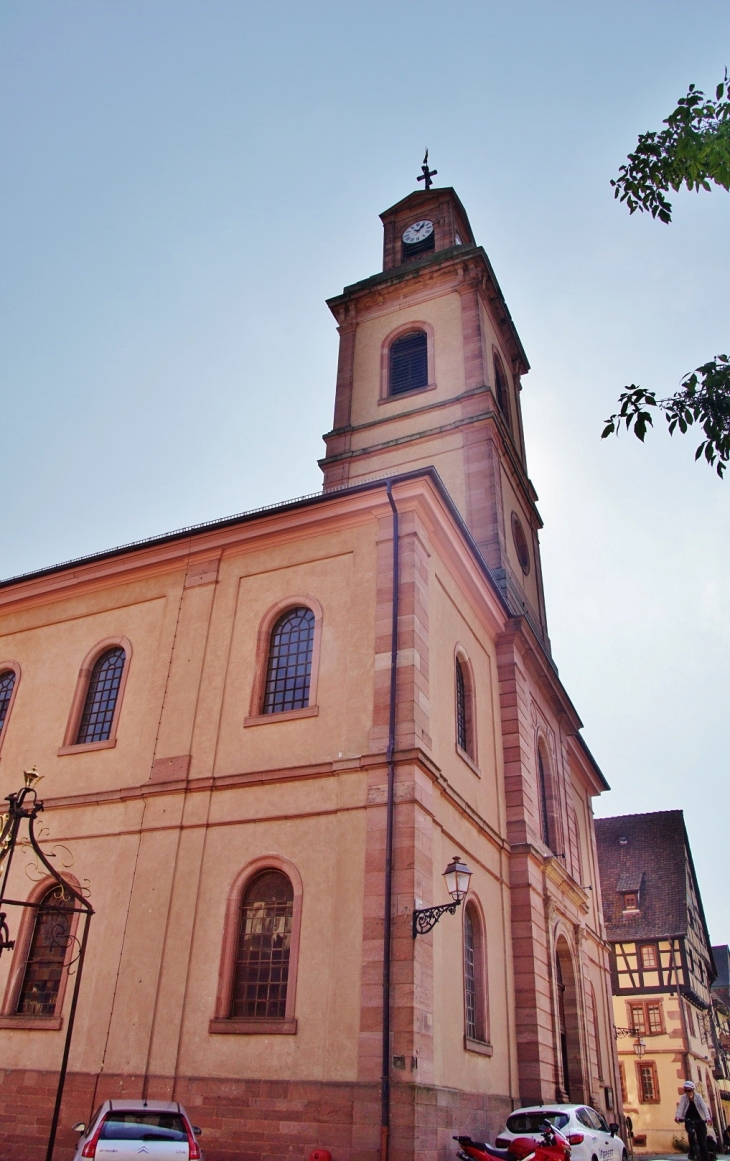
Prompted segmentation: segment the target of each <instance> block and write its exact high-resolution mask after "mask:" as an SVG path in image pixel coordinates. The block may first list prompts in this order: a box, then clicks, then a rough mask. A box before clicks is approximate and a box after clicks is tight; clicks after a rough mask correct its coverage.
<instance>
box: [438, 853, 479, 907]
mask: <svg viewBox="0 0 730 1161" xmlns="http://www.w3.org/2000/svg"><path fill="white" fill-rule="evenodd" d="M471 874H472V873H471V871H470V870H469V868H468V867H467V865H466V863H465V862H463V860H462V859H461V857H460V855H454V857H453V859H452V860H451V862H450V863H449V865H448V867H447V868H446V870H445V871H444V879H445V880H446V890H447V891H448V893H449V895H450V896H451V898H452V899H453V900H454V901H455V902H456V903H461V901H462V899H465V898H466V896H467V894H468V892H469V880H470V879H471Z"/></svg>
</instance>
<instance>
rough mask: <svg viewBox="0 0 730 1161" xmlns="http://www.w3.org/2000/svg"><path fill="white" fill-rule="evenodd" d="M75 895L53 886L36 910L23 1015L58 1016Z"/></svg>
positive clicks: (19, 1007) (22, 990) (22, 992)
mask: <svg viewBox="0 0 730 1161" xmlns="http://www.w3.org/2000/svg"><path fill="white" fill-rule="evenodd" d="M72 918H73V899H72V897H71V896H70V895H69V894H68V892H67V891H66V890H65V888H64V887H62V886H60V884H59V886H57V887H52V888H51V890H50V891H48V892H47V893H46V894H45V895H44V897H43V899H42V901H41V904H40V907H39V908H38V909H37V911H36V916H35V924H34V927H33V935H32V938H31V941H30V950H29V952H28V958H27V960H26V962H25V972H24V975H23V983H22V985H21V988H20V994H19V996H18V1005H17V1008H16V1011H17V1013H18V1015H22V1016H54V1015H55V1013H56V1001H57V999H58V992H59V988H60V986H61V976H62V973H63V970H64V964H65V961H66V951H67V949H68V945H69V940H70V938H71V920H72Z"/></svg>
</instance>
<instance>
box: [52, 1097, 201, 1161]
mask: <svg viewBox="0 0 730 1161" xmlns="http://www.w3.org/2000/svg"><path fill="white" fill-rule="evenodd" d="M74 1130H75V1131H76V1132H77V1133H80V1134H81V1136H80V1138H79V1143H78V1145H77V1146H76V1152H75V1153H74V1161H84V1159H85V1158H87V1157H95V1158H96V1159H97V1161H140V1155H141V1156H142V1157H143V1158H145V1159H147V1158H149V1161H153V1159H154V1158H163V1157H164V1158H166V1161H173V1158H174V1159H175V1161H203V1154H202V1153H201V1151H200V1146H199V1145H198V1142H197V1140H196V1137H199V1136H200V1134H201V1132H202V1130H201V1129H198V1128H196V1126H195V1125H192V1124H191V1122H190V1117H189V1116H188V1114H187V1113H186V1112H185V1109H184V1108H183V1107H182V1105H180V1104H178V1102H177V1101H124V1100H115V1101H104V1104H103V1105H101V1107H100V1108H98V1109H97V1110H96V1112H95V1113H94V1115H93V1117H92V1118H91V1121H90V1122H89V1124H88V1126H87V1125H85V1124H84V1123H83V1122H79V1123H78V1124H77V1125H74Z"/></svg>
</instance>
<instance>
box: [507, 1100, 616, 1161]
mask: <svg viewBox="0 0 730 1161" xmlns="http://www.w3.org/2000/svg"><path fill="white" fill-rule="evenodd" d="M544 1121H549V1122H550V1124H551V1125H555V1127H556V1129H560V1132H561V1133H563V1134H564V1135H565V1136H566V1137H567V1138H568V1140H569V1142H570V1149H571V1161H626V1146H625V1145H624V1143H623V1141H622V1140H621V1138H620V1137H619V1136H618V1125H616V1124H611V1125H607V1124H606V1122H605V1120H604V1119H603V1117H602V1116H601V1114H600V1113H597V1112H596V1110H595V1109H592V1108H591V1107H590V1105H530V1106H529V1108H524V1109H515V1111H514V1112H513V1113H512V1114H511V1116H509V1117H508V1118H507V1125H506V1127H505V1128H504V1129H503V1130H502V1132H501V1133H500V1134H499V1136H498V1137H497V1140H496V1142H495V1144H496V1145H497V1147H498V1148H499V1149H506V1148H507V1146H508V1145H509V1143H510V1141H512V1140H514V1138H515V1137H534V1138H535V1140H536V1141H539V1140H540V1137H541V1136H542V1134H541V1132H540V1126H541V1125H542V1124H543V1122H544Z"/></svg>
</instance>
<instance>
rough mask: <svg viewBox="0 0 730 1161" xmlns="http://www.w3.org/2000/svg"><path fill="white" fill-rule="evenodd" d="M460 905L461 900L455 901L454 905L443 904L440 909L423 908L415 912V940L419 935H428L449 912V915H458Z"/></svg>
mask: <svg viewBox="0 0 730 1161" xmlns="http://www.w3.org/2000/svg"><path fill="white" fill-rule="evenodd" d="M460 905H461V899H454V901H453V903H442V904H441V905H440V906H439V907H422V908H421V909H420V910H417V911H414V912H413V938H414V939H415V938H416V936H417V935H427V934H428V932H429V931H430V930H431V928H432V927H435V926H436V924H437V923H438V921H439V919H440V918H441V916H442V915H445V913H446V912H447V911H448V913H449V915H456V908H457V907H459V906H460Z"/></svg>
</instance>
